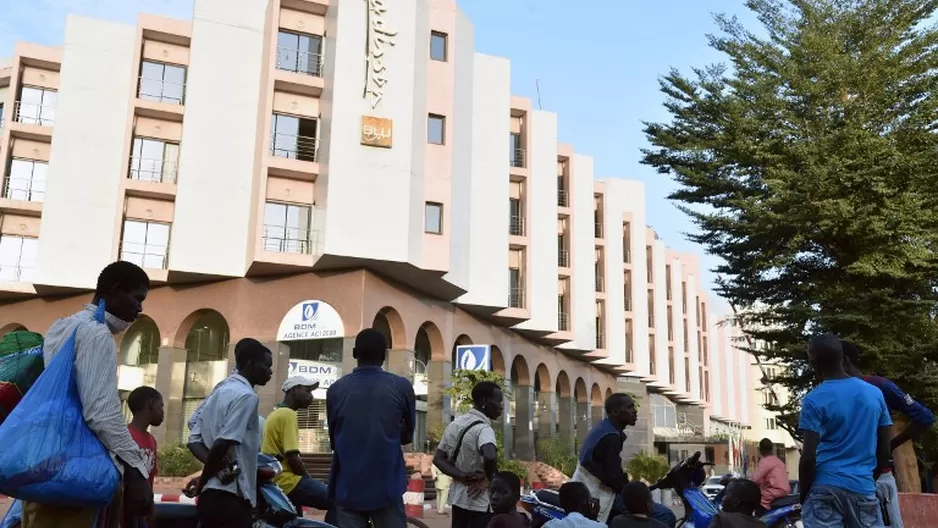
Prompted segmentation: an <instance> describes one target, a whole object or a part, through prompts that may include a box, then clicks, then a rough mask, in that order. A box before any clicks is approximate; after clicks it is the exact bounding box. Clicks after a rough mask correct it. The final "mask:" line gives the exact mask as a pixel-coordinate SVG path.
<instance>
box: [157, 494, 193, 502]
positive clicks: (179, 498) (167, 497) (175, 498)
mask: <svg viewBox="0 0 938 528" xmlns="http://www.w3.org/2000/svg"><path fill="white" fill-rule="evenodd" d="M153 503H154V504H196V500H195V499H193V498H190V497H186V496H185V495H176V494H163V493H154V494H153Z"/></svg>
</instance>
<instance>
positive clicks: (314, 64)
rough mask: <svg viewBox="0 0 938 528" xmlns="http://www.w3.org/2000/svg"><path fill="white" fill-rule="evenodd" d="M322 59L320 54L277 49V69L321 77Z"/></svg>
mask: <svg viewBox="0 0 938 528" xmlns="http://www.w3.org/2000/svg"><path fill="white" fill-rule="evenodd" d="M322 66H323V57H322V54H320V53H313V52H309V51H301V50H298V49H295V48H277V69H278V70H282V71H288V72H292V73H300V74H303V75H310V76H313V77H322Z"/></svg>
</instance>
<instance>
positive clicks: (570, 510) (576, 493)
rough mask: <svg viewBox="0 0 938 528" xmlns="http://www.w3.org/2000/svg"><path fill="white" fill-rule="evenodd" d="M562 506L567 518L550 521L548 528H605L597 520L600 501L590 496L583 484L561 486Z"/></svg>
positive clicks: (572, 483)
mask: <svg viewBox="0 0 938 528" xmlns="http://www.w3.org/2000/svg"><path fill="white" fill-rule="evenodd" d="M560 506H561V507H563V511H565V512H567V516H566V517H564V518H563V519H555V520H552V521H548V522H547V524H545V526H546V527H547V528H605V526H606V525H605V524H603V523H601V522H599V521H597V520H596V517H597V516H598V515H599V501H598V500H596V499H594V498H593V497H592V495H590V490H589V489H588V488H587V487H586V484H583V483H582V482H573V481H571V482H567V483H566V484H564V485H563V486H560Z"/></svg>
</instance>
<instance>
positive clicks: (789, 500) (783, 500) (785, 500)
mask: <svg viewBox="0 0 938 528" xmlns="http://www.w3.org/2000/svg"><path fill="white" fill-rule="evenodd" d="M800 501H801V497H800V496H798V495H786V496H784V497H779V498H777V499H775V500H774V501H772V509H773V510H775V509H778V508H783V507H785V506H791V505H792V504H798V503H799V502H800Z"/></svg>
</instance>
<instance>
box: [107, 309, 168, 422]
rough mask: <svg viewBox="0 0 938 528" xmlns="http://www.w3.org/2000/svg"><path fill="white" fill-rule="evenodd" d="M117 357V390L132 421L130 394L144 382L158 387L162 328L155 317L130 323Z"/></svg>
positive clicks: (126, 415) (127, 417) (128, 418)
mask: <svg viewBox="0 0 938 528" xmlns="http://www.w3.org/2000/svg"><path fill="white" fill-rule="evenodd" d="M117 359H118V362H117V365H118V366H117V390H118V394H120V398H121V404H122V405H121V407H122V408H123V411H124V417H125V418H126V419H127V421H130V418H131V417H132V416H131V413H130V409H129V408H128V407H127V404H126V402H127V396H129V395H130V392H131V391H133V390H134V389H136V388H137V387H140V386H142V385H146V386H148V387H155V386H156V373H157V366H158V364H159V359H160V329H159V327H158V326H156V322H154V321H153V319H150V318H149V317H147V316H146V315H141V316H140V317H139V318H138V319H137V320H136V321H134V323H133V324H132V325H130V328H128V329H127V332H126V333H125V334H124V337H123V338H122V339H121V342H120V350H119V351H118V355H117Z"/></svg>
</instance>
